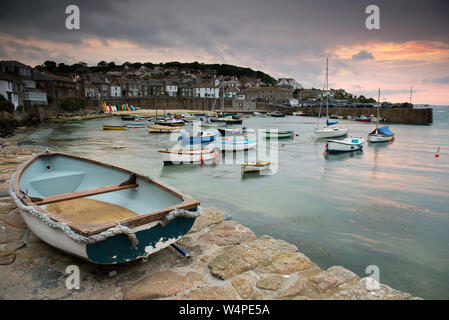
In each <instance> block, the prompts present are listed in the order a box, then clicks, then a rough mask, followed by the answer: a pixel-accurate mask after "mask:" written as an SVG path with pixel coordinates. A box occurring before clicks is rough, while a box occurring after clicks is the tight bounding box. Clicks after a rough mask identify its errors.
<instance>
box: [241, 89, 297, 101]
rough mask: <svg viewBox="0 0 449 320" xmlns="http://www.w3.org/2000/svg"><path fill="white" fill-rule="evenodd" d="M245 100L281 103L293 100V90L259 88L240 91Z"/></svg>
mask: <svg viewBox="0 0 449 320" xmlns="http://www.w3.org/2000/svg"><path fill="white" fill-rule="evenodd" d="M242 93H244V94H245V96H246V99H247V100H251V101H260V102H270V103H282V102H285V101H286V100H289V99H291V98H293V89H292V88H288V87H260V88H246V89H243V90H242Z"/></svg>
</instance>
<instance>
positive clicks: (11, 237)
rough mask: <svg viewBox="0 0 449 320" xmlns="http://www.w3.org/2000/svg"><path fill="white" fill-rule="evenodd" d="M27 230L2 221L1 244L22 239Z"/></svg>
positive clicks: (0, 225)
mask: <svg viewBox="0 0 449 320" xmlns="http://www.w3.org/2000/svg"><path fill="white" fill-rule="evenodd" d="M24 232H25V230H22V229H18V228H14V227H11V226H9V225H7V224H6V223H4V222H3V221H0V244H2V243H10V242H14V241H17V240H20V239H22V237H23V234H24Z"/></svg>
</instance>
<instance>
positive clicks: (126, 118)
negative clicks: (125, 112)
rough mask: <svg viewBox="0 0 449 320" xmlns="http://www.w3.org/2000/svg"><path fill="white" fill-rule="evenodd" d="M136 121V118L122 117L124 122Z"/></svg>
mask: <svg viewBox="0 0 449 320" xmlns="http://www.w3.org/2000/svg"><path fill="white" fill-rule="evenodd" d="M135 119H136V117H135V116H122V120H123V121H133V120H135Z"/></svg>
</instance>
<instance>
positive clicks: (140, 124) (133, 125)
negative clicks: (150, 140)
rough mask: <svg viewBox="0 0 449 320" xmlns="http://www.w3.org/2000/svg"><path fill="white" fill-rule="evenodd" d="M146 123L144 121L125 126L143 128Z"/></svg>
mask: <svg viewBox="0 0 449 320" xmlns="http://www.w3.org/2000/svg"><path fill="white" fill-rule="evenodd" d="M146 126H147V125H146V124H145V123H130V124H127V125H126V127H127V128H131V129H135V128H145V127H146Z"/></svg>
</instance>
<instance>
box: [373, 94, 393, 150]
mask: <svg viewBox="0 0 449 320" xmlns="http://www.w3.org/2000/svg"><path fill="white" fill-rule="evenodd" d="M379 109H380V89H379V95H378V99H377V122H376V129H375V130H374V131H373V132H371V133H370V134H369V135H368V142H369V143H377V142H391V141H394V139H395V137H394V133H393V132H391V131H390V129H389V128H388V127H381V128H379V119H380V112H379Z"/></svg>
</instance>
